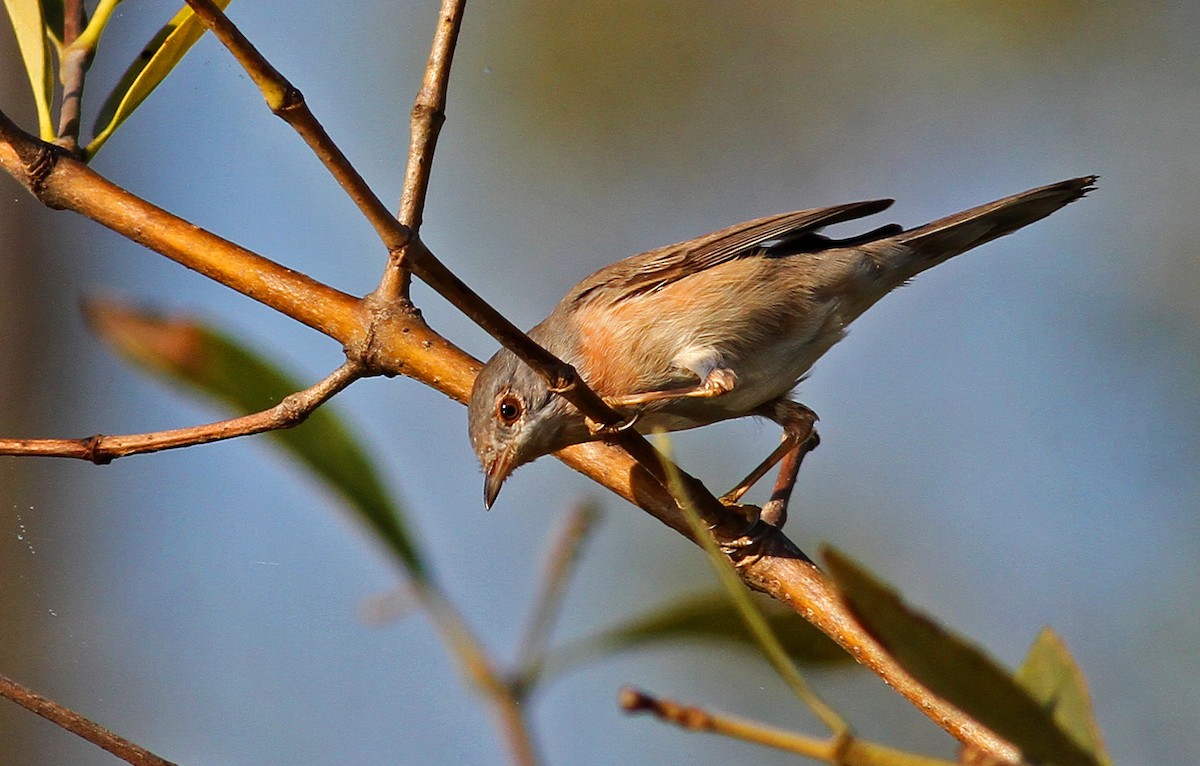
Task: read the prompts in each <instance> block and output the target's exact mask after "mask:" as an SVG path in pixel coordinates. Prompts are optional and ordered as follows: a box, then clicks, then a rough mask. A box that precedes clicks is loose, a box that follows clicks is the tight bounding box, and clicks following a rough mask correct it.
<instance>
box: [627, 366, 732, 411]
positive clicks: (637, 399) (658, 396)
mask: <svg viewBox="0 0 1200 766" xmlns="http://www.w3.org/2000/svg"><path fill="white" fill-rule="evenodd" d="M736 385H737V373H735V372H734V371H733V370H731V369H729V368H728V367H714V368H713V369H711V370H709V371H708V372H707V373H705V375H704V378H703V379H702V380H701V381H700V383H699V384H697V385H695V386H688V387H687V388H668V389H665V390H663V391H642V392H640V393H636V394H623V395H621V396H606V397H604V401H605V403H606V404H608V405H609V406H611V407H614V408H621V407H636V406H638V405H643V404H652V403H654V402H663V401H669V400H674V399H686V398H698V399H709V398H712V397H714V396H720V395H721V394H727V393H729V392H730V391H732V390H733V387H734V386H736Z"/></svg>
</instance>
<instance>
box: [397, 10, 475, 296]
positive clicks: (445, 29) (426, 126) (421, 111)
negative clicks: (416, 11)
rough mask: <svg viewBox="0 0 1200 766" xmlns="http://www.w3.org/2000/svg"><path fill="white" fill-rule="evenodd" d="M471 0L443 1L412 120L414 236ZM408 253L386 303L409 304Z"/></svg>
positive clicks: (409, 212)
mask: <svg viewBox="0 0 1200 766" xmlns="http://www.w3.org/2000/svg"><path fill="white" fill-rule="evenodd" d="M465 5H466V0H443V2H442V7H441V10H440V11H439V12H438V25H437V30H436V31H435V32H434V35H433V49H432V50H431V51H430V53H429V62H428V63H427V64H426V65H425V78H424V80H422V82H421V90H420V91H419V92H418V93H417V98H416V102H415V103H414V104H413V108H412V113H411V117H410V119H409V139H408V164H407V166H406V167H405V171H404V191H403V192H402V193H401V196H400V212H399V213H398V215H397V218H399V219H400V221H401V222H402V223H404V224H405V225H406V226H408V227H409V228H411V229H412V231H414V232H420V230H421V223H422V221H423V219H424V215H425V198H426V195H427V193H428V191H429V175H430V170H431V169H432V168H433V153H434V150H435V149H436V148H437V140H438V135H439V134H440V133H441V130H442V123H444V122H445V121H446V87H447V85H448V84H449V82H450V64H451V63H452V62H453V60H454V46H455V44H456V43H457V42H458V31H459V29H460V28H461V26H462V15H463V7H464V6H465ZM407 250H408V248H403V249H400V250H396V251H392V252H391V253H390V257H389V258H388V264H387V268H386V269H385V270H384V272H383V278H382V279H381V280H380V282H379V287H377V288H376V289H375V295H376V296H378V298H379V299H380V300H382V301H395V300H408V285H409V271H408V269H407V268H406V266H407V263H406V261H407V260H408V259H409V254H408V252H407Z"/></svg>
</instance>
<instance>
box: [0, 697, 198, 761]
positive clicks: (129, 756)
mask: <svg viewBox="0 0 1200 766" xmlns="http://www.w3.org/2000/svg"><path fill="white" fill-rule="evenodd" d="M0 697H5V698H7V699H10V700H12V701H13V702H15V703H17V704H18V705H20V706H21V707H23V708H25V709H26V710H28V711H30V712H32V713H37V714H38V715H40V716H41V717H42V718H45V719H46V720H47V721H50V722H52V723H55V724H57V725H59V726H61V727H62V728H64V729H66V730H67V731H69V732H71V733H72V734H74V735H76V736H78V737H81V738H83V739H85V740H87V741H88V742H91V743H92V744H93V745H96V746H97V747H100V748H103V749H104V750H107V751H108V752H110V753H112V754H113V755H115V756H116V757H118V758H120V759H121V760H122V761H125V762H126V763H130V764H133V766H175V764H174V763H172V762H171V761H168V760H167V759H165V758H160V757H159V756H157V755H155V754H154V753H152V752H150V751H149V750H147V749H145V748H144V747H140V746H139V745H135V744H134V743H132V742H130V741H129V740H127V739H125V738H124V737H121V736H118V735H116V734H114V733H112V732H111V731H109V730H108V729H106V728H104V727H103V726H101V725H100V724H98V723H96V722H95V721H92V720H90V719H88V718H84V717H83V716H81V715H80V714H79V713H76V712H75V711H74V710H71V709H70V708H66V707H63V706H62V705H60V704H58V703H57V702H55V701H54V700H49V699H46V698H45V697H43V696H41V695H40V694H37V693H35V692H33V691H32V690H30V689H28V688H26V687H24V686H22V685H21V684H19V683H17V682H16V681H13V680H12V679H10V678H7V677H6V676H2V675H0Z"/></svg>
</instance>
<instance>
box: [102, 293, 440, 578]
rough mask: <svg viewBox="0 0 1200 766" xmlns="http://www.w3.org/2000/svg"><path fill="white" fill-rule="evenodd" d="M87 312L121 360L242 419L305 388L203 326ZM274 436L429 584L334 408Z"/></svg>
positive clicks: (114, 308)
mask: <svg viewBox="0 0 1200 766" xmlns="http://www.w3.org/2000/svg"><path fill="white" fill-rule="evenodd" d="M85 311H86V313H87V317H88V320H89V323H90V325H91V327H92V329H93V330H94V331H95V332H96V333H97V335H99V336H100V337H101V338H102V339H103V340H104V341H106V342H107V343H108V344H109V345H110V346H112V347H113V348H114V349H115V350H117V351H118V352H119V353H120V354H121V355H122V356H124V357H126V358H127V359H129V360H130V361H132V362H133V363H134V364H136V365H137V366H139V367H142V368H143V369H147V370H150V371H152V372H156V373H159V374H161V375H164V376H166V377H167V378H168V379H170V380H172V381H174V382H177V383H183V384H185V385H186V386H187V387H189V388H191V389H192V390H193V391H196V392H199V393H201V394H204V395H205V396H207V397H209V398H211V399H216V400H217V401H219V402H221V403H222V404H224V405H227V406H228V407H229V408H230V409H232V410H234V411H236V412H237V413H238V414H245V413H250V412H258V411H260V410H265V409H268V408H270V407H273V406H274V405H276V404H278V403H279V402H280V401H281V400H282V399H283V398H284V397H286V396H287V395H289V394H292V393H294V392H296V391H299V390H300V389H302V388H304V386H302V385H300V384H299V383H297V382H295V381H294V380H292V379H290V378H289V377H288V376H287V375H286V374H285V373H283V372H282V371H280V370H279V369H278V368H277V367H276V366H274V365H273V364H271V363H270V362H268V361H266V360H264V359H263V358H262V357H261V356H260V355H258V354H257V353H255V352H253V351H250V350H248V349H246V348H245V347H243V346H242V345H240V344H239V343H237V342H236V341H234V340H232V339H230V338H229V337H227V336H226V335H224V334H222V333H220V332H217V331H216V330H213V329H211V328H209V327H207V326H205V325H203V324H201V323H198V322H194V321H190V320H187V319H180V318H171V317H161V316H155V315H153V314H151V313H150V312H146V311H142V310H138V309H133V308H130V307H128V306H125V305H123V304H120V303H118V302H116V301H111V300H92V301H89V302H88V305H87V306H86V307H85ZM270 435H271V436H273V437H274V438H275V439H277V440H278V443H279V444H281V445H282V446H283V447H284V448H285V449H286V450H287V451H288V452H290V453H291V454H292V456H293V457H295V458H297V459H298V460H299V461H300V462H301V463H303V464H304V465H305V466H307V467H308V468H309V469H311V470H312V472H313V473H315V474H316V475H317V476H319V477H320V478H321V479H322V480H324V482H325V483H326V484H327V485H328V486H329V487H331V488H332V489H333V490H334V491H335V492H337V493H338V494H339V495H341V497H342V498H343V499H344V500H346V501H347V503H349V505H350V506H351V508H353V509H354V510H355V511H356V512H357V514H358V516H359V517H360V519H361V520H362V522H363V523H365V524H366V526H367V527H368V528H369V529H371V530H372V531H373V532H374V533H375V534H376V535H378V536H379V538H380V539H381V540H382V541H383V542H384V544H385V545H386V546H387V547H388V548H389V549H390V550H391V551H392V552H393V553H394V554H395V555H396V557H397V558H398V559H399V560H400V562H401V563H402V564H403V565H404V566H405V568H406V569H407V570H408V571H409V573H410V574H411V575H412V576H413V577H415V578H417V579H422V578H423V577H424V575H425V566H424V564H423V562H422V561H421V558H420V555H419V553H418V551H417V548H416V546H415V545H413V543H412V540H411V538H410V536H409V533H408V531H407V529H406V525H405V523H404V519H403V517H402V514H401V511H400V509H399V507H398V506H397V504H396V503H395V502H394V501H393V500H392V498H391V497H390V496H389V495H388V492H387V490H386V489H385V488H384V486H383V483H382V481H380V479H379V474H378V472H377V471H376V469H375V466H374V464H373V463H372V462H371V460H370V458H369V457H368V456H367V453H366V451H365V450H363V448H362V447H360V446H359V444H358V441H357V440H356V439H355V437H354V436H353V434H352V433H351V432H350V430H349V429H348V428H347V427H346V426H345V425H344V423H343V422H342V420H341V419H340V418H339V417H338V416H337V415H336V414H334V412H333V410H332V409H331V408H330V405H329V404H325V405H324V406H322V407H321V408H320V409H318V410H317V411H316V412H314V413H312V415H311V416H309V418H308V420H306V421H305V422H304V423H302V424H300V425H299V426H296V427H295V428H290V429H287V430H282V431H274V432H271V434H270Z"/></svg>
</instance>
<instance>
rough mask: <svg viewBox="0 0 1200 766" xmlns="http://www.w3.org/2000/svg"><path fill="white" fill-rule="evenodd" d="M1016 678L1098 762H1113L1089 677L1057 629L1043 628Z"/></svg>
mask: <svg viewBox="0 0 1200 766" xmlns="http://www.w3.org/2000/svg"><path fill="white" fill-rule="evenodd" d="M1015 679H1016V682H1017V683H1018V684H1020V685H1021V686H1023V687H1024V688H1025V690H1026V691H1027V692H1029V694H1030V695H1031V696H1032V697H1033V698H1034V699H1035V700H1037V701H1038V702H1040V703H1041V704H1042V706H1043V707H1044V708H1045V709H1046V710H1047V712H1049V713H1050V714H1051V715H1053V716H1054V720H1055V721H1057V722H1058V725H1059V726H1061V727H1062V729H1063V731H1065V732H1067V733H1068V734H1069V735H1071V737H1072V738H1074V740H1075V741H1076V742H1078V743H1079V744H1081V745H1083V747H1084V748H1085V749H1087V751H1088V752H1090V753H1091V754H1092V755H1093V756H1094V757H1095V758H1096V761H1097V762H1099V763H1100V764H1102V766H1112V759H1111V758H1109V756H1108V753H1107V752H1106V751H1105V749H1104V740H1103V738H1102V737H1101V736H1100V727H1099V726H1098V725H1097V724H1096V718H1095V714H1094V713H1093V711H1092V699H1091V695H1090V694H1088V688H1087V679H1086V678H1084V676H1083V671H1081V670H1080V669H1079V666H1078V665H1077V664H1075V659H1074V658H1073V657H1071V653H1070V652H1069V651H1068V650H1067V646H1066V644H1064V643H1063V640H1062V639H1061V638H1059V636H1058V634H1057V633H1055V632H1054V631H1053V630H1051V629H1050V628H1043V629H1042V632H1041V633H1039V634H1038V637H1037V639H1035V640H1034V642H1033V647H1032V648H1031V649H1030V650H1029V654H1028V656H1026V657H1025V662H1024V663H1023V664H1022V665H1021V667H1020V668H1018V669H1017V673H1016V676H1015Z"/></svg>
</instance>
